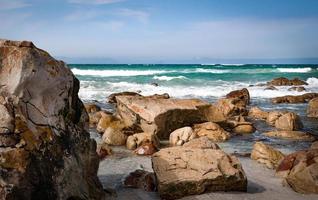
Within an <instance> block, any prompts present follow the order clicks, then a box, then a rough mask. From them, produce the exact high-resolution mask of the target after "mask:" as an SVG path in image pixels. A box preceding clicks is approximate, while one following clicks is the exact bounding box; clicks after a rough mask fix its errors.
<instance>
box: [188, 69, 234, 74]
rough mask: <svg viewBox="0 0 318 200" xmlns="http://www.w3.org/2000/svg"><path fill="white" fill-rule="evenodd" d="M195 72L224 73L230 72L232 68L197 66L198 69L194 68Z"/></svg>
mask: <svg viewBox="0 0 318 200" xmlns="http://www.w3.org/2000/svg"><path fill="white" fill-rule="evenodd" d="M194 72H199V73H212V74H224V73H229V72H230V70H222V69H204V68H196V69H195V70H194Z"/></svg>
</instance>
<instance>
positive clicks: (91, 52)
mask: <svg viewBox="0 0 318 200" xmlns="http://www.w3.org/2000/svg"><path fill="white" fill-rule="evenodd" d="M317 11H318V1H317V0H262V1H261V0H0V38H6V39H15V40H32V41H33V42H34V43H35V44H36V45H37V46H38V47H40V48H42V49H45V50H47V51H49V52H50V53H51V54H52V55H53V56H55V57H58V58H63V59H65V60H66V61H68V62H72V63H81V62H90V63H98V62H107V63H169V62H170V63H171V62H182V63H184V62H189V63H202V62H213V61H230V62H231V61H233V62H234V61H238V62H239V61H241V60H244V61H246V62H249V61H250V62H253V61H255V60H275V59H276V60H277V59H281V60H282V59H283V60H293V61H295V60H298V61H299V60H303V59H302V58H318V12H317ZM316 60H317V59H316Z"/></svg>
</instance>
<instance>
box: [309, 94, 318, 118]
mask: <svg viewBox="0 0 318 200" xmlns="http://www.w3.org/2000/svg"><path fill="white" fill-rule="evenodd" d="M307 116H308V117H315V118H318V97H317V98H314V99H312V100H310V101H309V103H308V107H307Z"/></svg>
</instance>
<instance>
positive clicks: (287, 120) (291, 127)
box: [275, 112, 303, 131]
mask: <svg viewBox="0 0 318 200" xmlns="http://www.w3.org/2000/svg"><path fill="white" fill-rule="evenodd" d="M275 127H276V128H278V129H280V130H285V131H295V130H300V129H302V128H303V124H302V122H301V121H300V117H299V116H298V115H297V114H295V113H293V112H288V113H286V114H283V115H282V116H280V117H279V118H278V119H277V120H276V121H275Z"/></svg>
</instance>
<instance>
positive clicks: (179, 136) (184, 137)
mask: <svg viewBox="0 0 318 200" xmlns="http://www.w3.org/2000/svg"><path fill="white" fill-rule="evenodd" d="M196 137H197V134H196V133H195V132H194V131H193V129H192V128H191V127H189V126H186V127H183V128H179V129H177V130H175V131H173V132H172V133H171V134H170V138H169V143H170V145H171V146H182V145H183V144H184V143H186V142H188V141H190V140H192V139H194V138H196Z"/></svg>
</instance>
